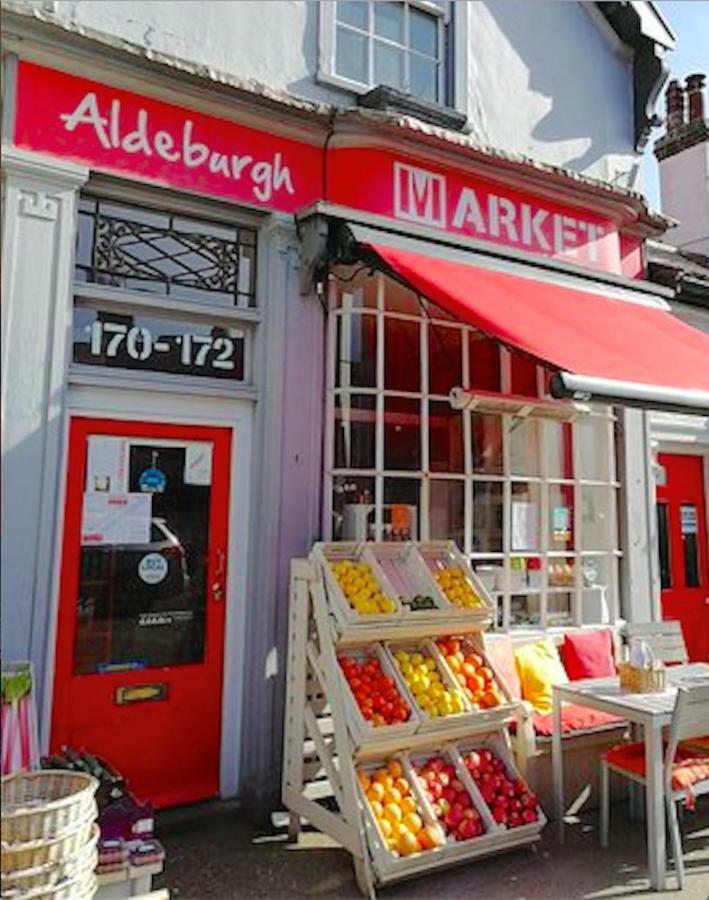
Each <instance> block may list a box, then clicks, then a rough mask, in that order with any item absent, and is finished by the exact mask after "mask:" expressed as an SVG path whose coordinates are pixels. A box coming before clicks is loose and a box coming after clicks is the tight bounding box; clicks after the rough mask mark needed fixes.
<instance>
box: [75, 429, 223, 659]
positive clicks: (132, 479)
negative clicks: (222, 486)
mask: <svg viewBox="0 0 709 900" xmlns="http://www.w3.org/2000/svg"><path fill="white" fill-rule="evenodd" d="M211 461H212V444H211V443H206V442H204V443H197V442H195V443H186V442H185V443H181V442H169V441H168V442H165V443H161V442H159V441H156V442H149V441H143V440H140V439H132V438H121V437H107V436H91V437H89V439H88V461H87V478H86V493H85V494H84V506H83V510H84V512H83V521H82V541H81V547H80V553H81V562H80V574H79V591H78V598H77V630H76V640H75V645H74V672H75V673H76V674H77V675H85V674H91V673H97V672H110V671H118V670H121V669H142V668H147V667H151V666H175V665H185V664H188V663H199V662H202V661H203V660H204V657H205V626H206V609H207V565H208V550H209V511H210V502H211V493H212V487H211V480H212V479H211ZM129 510H131V511H132V518H131V519H130V521H128V518H127V517H128V511H129Z"/></svg>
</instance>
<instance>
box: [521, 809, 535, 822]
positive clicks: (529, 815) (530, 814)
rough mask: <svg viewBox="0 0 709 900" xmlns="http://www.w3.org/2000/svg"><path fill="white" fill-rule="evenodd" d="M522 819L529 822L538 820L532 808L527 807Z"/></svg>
mask: <svg viewBox="0 0 709 900" xmlns="http://www.w3.org/2000/svg"><path fill="white" fill-rule="evenodd" d="M522 819H523V820H524V821H525V822H528V823H531V822H536V821H537V814H536V813H535V812H534V810H532V809H525V811H524V812H523V813H522Z"/></svg>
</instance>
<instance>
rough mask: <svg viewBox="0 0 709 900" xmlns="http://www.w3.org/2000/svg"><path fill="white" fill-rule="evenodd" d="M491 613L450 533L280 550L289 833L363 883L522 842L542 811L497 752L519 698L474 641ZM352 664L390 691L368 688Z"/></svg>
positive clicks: (541, 820) (505, 745) (538, 825)
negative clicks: (305, 834)
mask: <svg viewBox="0 0 709 900" xmlns="http://www.w3.org/2000/svg"><path fill="white" fill-rule="evenodd" d="M493 615H494V606H493V603H492V601H491V599H490V597H489V595H488V593H487V591H486V590H485V588H484V586H483V585H482V584H481V583H480V581H479V580H478V578H477V577H476V575H475V573H474V571H472V569H471V568H470V566H469V565H468V562H467V560H466V559H465V557H463V556H462V554H460V552H459V551H458V549H457V547H456V546H455V544H453V543H452V542H428V543H425V542H424V543H411V542H408V543H386V544H376V543H359V542H341V543H329V544H327V543H319V544H315V545H314V547H313V550H312V552H311V554H310V557H309V559H307V560H305V559H301V560H293V562H292V565H291V582H290V608H289V636H288V672H287V695H286V710H285V734H284V766H283V785H282V792H283V801H284V804H285V806H286V807H287V809H288V810H289V812H290V835H291V838H292V839H293V840H296V839H297V836H298V833H299V831H300V827H301V822H302V821H303V820H304V821H306V822H308V823H309V824H310V825H312V826H314V827H315V828H317V829H318V830H319V831H321V832H323V833H325V834H327V835H329V836H330V837H331V838H332V839H333V840H335V841H336V842H337V843H338V844H340V845H341V846H342V847H343V848H344V849H346V850H347V851H348V852H349V853H351V855H352V858H353V863H354V868H355V875H356V878H357V883H358V885H359V887H360V890H361V891H362V893H363V894H364V895H365V896H370V897H374V896H375V890H376V888H377V887H380V886H384V885H387V884H390V883H393V882H395V881H399V880H401V879H405V878H409V877H412V876H415V875H420V874H424V873H427V872H431V871H434V870H436V869H439V868H444V867H447V866H451V865H456V864H460V863H462V862H465V861H468V860H472V859H474V858H476V857H481V856H489V855H491V854H494V853H497V852H500V851H502V850H507V849H510V848H514V847H518V846H520V845H525V844H530V845H531V844H533V843H534V842H535V841H537V840H538V839H539V836H540V833H541V831H542V829H543V827H544V825H545V824H546V818H545V816H544V813H543V811H542V810H541V808H540V807H539V806H538V803H537V801H536V798H535V797H534V795H533V793H532V792H531V791H530V790H529V788H528V787H527V786H526V784H525V783H524V782H523V780H522V778H521V777H520V773H519V771H518V770H517V768H516V766H515V763H514V760H513V757H512V754H511V752H510V743H509V733H508V726H509V724H510V723H511V722H512V721H513V720H514V719H515V718H516V717H517V716H518V715H519V713H520V709H519V704H518V703H516V702H515V701H514V700H513V699H512V697H511V695H510V693H509V691H508V690H507V688H506V685H505V684H504V681H503V679H502V678H501V677H500V673H499V672H497V671H496V670H495V668H494V666H493V665H491V663H490V661H489V660H488V659H487V657H486V655H485V651H484V642H483V632H484V631H485V629H486V628H488V627H489V626H490V624H491V622H492V620H493ZM465 654H468V655H467V656H466V655H465ZM461 659H465V660H466V661H467V660H472V662H470V663H466V665H463V667H462V671H461ZM475 665H478V666H482V667H483V668H480V669H475ZM466 673H467V675H466ZM360 675H361V676H362V678H363V679H364V680H365V681H366V680H367V677H368V676H371V677H372V678H374V679H375V683H376V684H377V685H383V686H384V688H383V690H381V691H379V693H380V694H382V695H384V694H386V696H387V697H388V698H389V699H390V700H391V702H388V703H384V702H383V701H382V700H381V699H377V700H375V699H374V697H372V698H371V699H368V698H367V697H366V696H365V695H364V693H363V690H362V688H361V684H362V683H363V682H362V680H361V679H360ZM483 676H484V677H483ZM466 679H467V680H466ZM478 683H479V685H480V688H479V690H480V691H485V692H488V693H483V694H478V693H475V692H474V688H475V686H476V684H478ZM374 693H376V692H374ZM496 791H499V792H502V791H508V792H509V797H510V798H512V799H509V800H508V799H504V798H503V797H502V793H499V794H496V793H495V792H496ZM380 801H381V802H380ZM508 804H509V806H508ZM394 807H397V808H394ZM508 809H512V812H511V813H510V814H509V815H508V812H507V811H508ZM464 818H465V819H469V820H470V821H469V822H468V823H467V824H465V825H463V824H462V821H463V819H464Z"/></svg>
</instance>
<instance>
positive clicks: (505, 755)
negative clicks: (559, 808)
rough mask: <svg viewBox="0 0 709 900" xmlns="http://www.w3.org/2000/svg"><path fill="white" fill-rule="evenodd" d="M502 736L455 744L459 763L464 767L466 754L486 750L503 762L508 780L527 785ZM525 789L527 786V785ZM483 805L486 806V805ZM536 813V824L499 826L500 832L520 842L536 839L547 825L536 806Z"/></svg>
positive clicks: (491, 735) (490, 735) (540, 809)
mask: <svg viewBox="0 0 709 900" xmlns="http://www.w3.org/2000/svg"><path fill="white" fill-rule="evenodd" d="M503 734H504V732H502V731H493V732H491V733H490V734H487V735H485V736H483V737H482V738H478V739H475V738H471V739H469V740H466V741H460V742H459V743H458V744H457V746H456V749H457V752H458V753H459V754H460V757H461V762H462V764H463V766H464V767H465V763H464V762H463V759H462V758H463V757H464V756H465V754H466V753H469V752H470V751H471V750H481V749H483V748H487V749H489V750H492V751H493V753H495V755H496V756H498V757H499V758H500V759H501V760H502V761H503V763H504V764H505V770H506V772H507V777H508V778H518V779H519V780H520V781H523V782H524V784H525V785H527V781H526V779H525V778H523V777H522V775H521V773H520V771H519V769H518V768H517V766H516V765H515V762H514V759H513V757H512V753H511V752H510V748H509V747H508V745H507V742H506V740H505V739H504V737H503ZM473 780H474V779H473V778H472V777H471V781H473ZM527 787H529V786H528V785H527ZM530 792H531V793H534V791H531V789H530ZM481 799H482V800H483V803H485V799H484V798H481ZM485 805H486V806H487V804H485ZM488 810H489V807H488ZM536 813H537V821H536V822H530V823H528V824H526V825H517V826H516V827H515V828H508V827H507V826H506V825H504V824H500V825H499V828H500V831H502V832H505V833H506V834H509V835H510V836H512V835H516V836H517V837H519V839H520V840H525V839H527V838H536V837H538V836H539V834H540V833H541V831H542V829H543V828H544V826H545V825H546V824H547V818H546V816H545V815H544V810H543V809H542V807H541V806H540V805H537V809H536ZM490 815H491V816H492V811H490ZM498 824H499V823H498Z"/></svg>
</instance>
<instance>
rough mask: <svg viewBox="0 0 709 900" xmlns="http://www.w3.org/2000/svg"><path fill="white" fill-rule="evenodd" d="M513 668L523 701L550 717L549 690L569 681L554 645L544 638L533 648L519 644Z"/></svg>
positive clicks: (529, 645)
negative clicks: (517, 677)
mask: <svg viewBox="0 0 709 900" xmlns="http://www.w3.org/2000/svg"><path fill="white" fill-rule="evenodd" d="M515 664H516V666H517V672H518V674H519V680H520V684H521V685H522V697H523V699H525V700H528V701H529V702H530V703H531V704H532V706H533V707H534V709H535V710H536V711H537V712H538V713H550V712H551V710H552V702H551V701H552V692H551V689H552V686H553V685H555V684H566V682H567V681H568V680H569V679H568V676H567V675H566V670H565V669H564V666H563V665H562V663H561V659H560V658H559V651H558V650H557V649H556V644H555V643H554V641H552V640H550V639H549V638H545V639H544V640H542V641H536V643H534V644H523V645H522V646H521V647H518V648H517V649H516V650H515Z"/></svg>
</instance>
